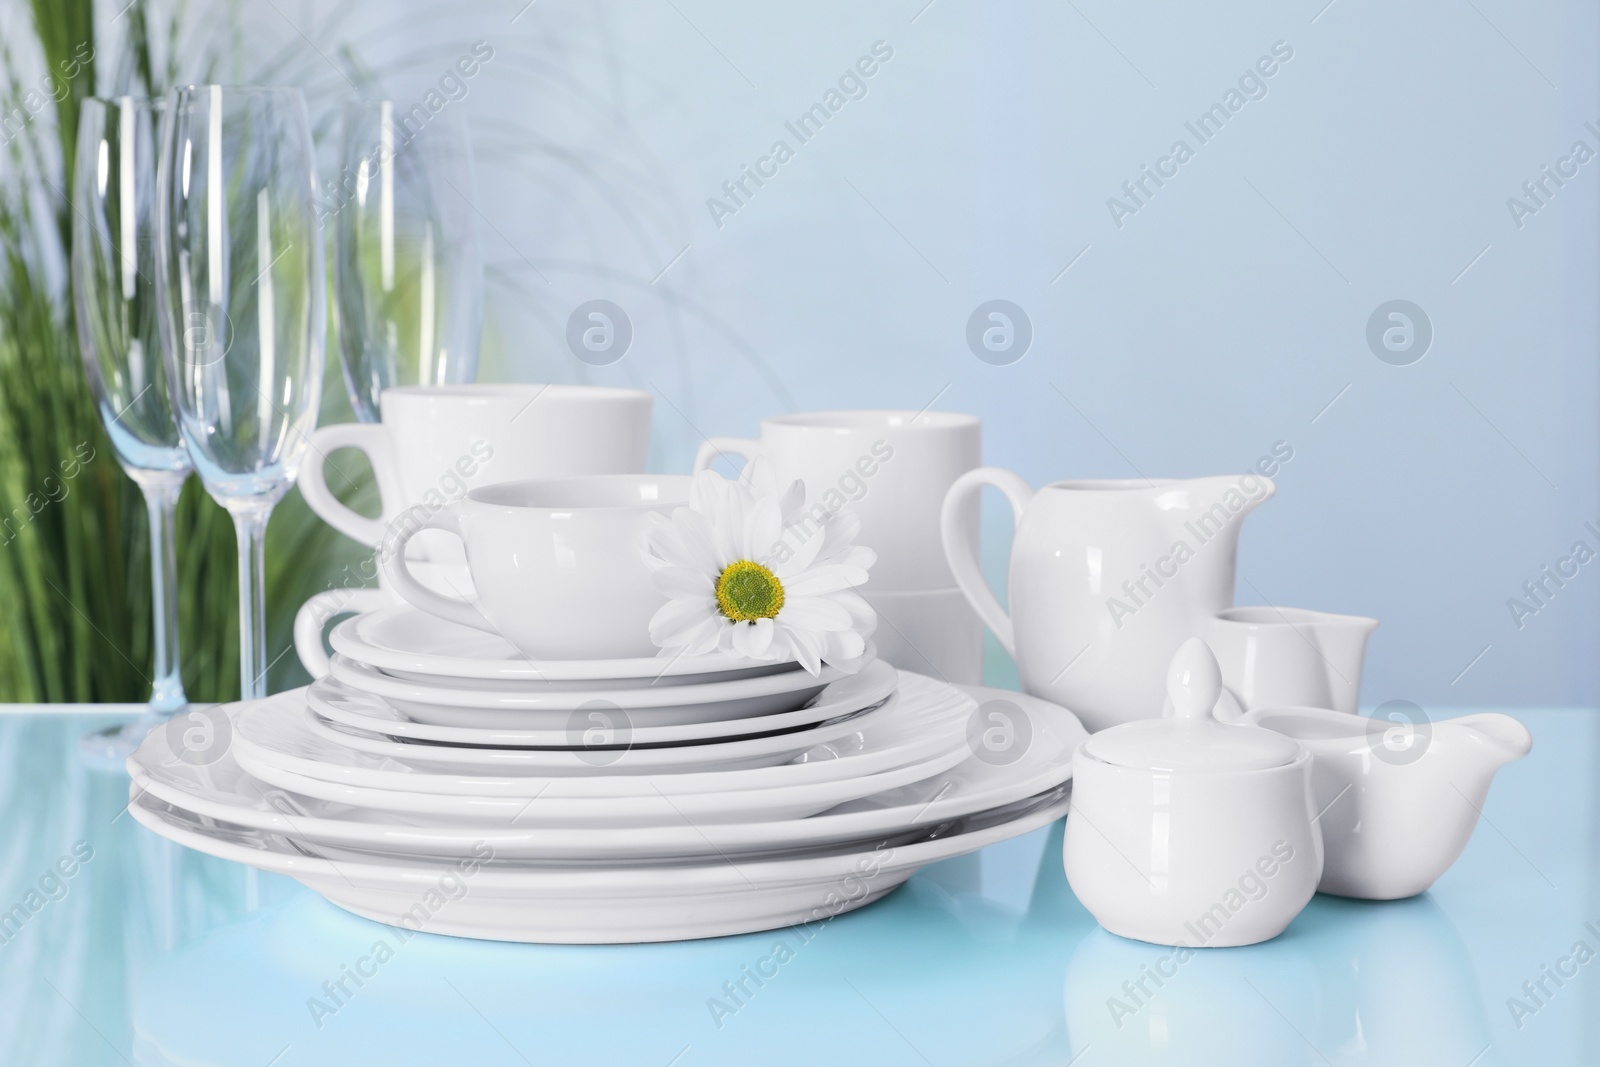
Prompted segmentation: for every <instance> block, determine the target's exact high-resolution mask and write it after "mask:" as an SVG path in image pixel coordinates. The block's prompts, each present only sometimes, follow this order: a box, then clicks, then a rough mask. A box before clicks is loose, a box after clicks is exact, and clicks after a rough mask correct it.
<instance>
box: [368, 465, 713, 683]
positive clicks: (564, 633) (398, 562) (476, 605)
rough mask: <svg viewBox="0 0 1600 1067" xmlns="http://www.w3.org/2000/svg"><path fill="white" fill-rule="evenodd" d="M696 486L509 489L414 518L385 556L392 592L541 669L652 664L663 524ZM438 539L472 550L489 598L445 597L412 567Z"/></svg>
mask: <svg viewBox="0 0 1600 1067" xmlns="http://www.w3.org/2000/svg"><path fill="white" fill-rule="evenodd" d="M691 480H692V479H690V478H689V477H687V476H686V475H681V474H680V475H656V474H612V475H592V476H589V477H584V478H553V479H537V480H533V481H521V482H506V483H503V484H500V485H491V486H484V487H482V488H478V489H474V490H472V491H471V492H469V493H467V495H466V496H465V497H464V498H463V499H462V500H461V501H459V502H458V503H456V504H454V505H452V506H451V507H448V508H445V509H443V510H440V511H435V512H432V513H429V512H428V511H427V509H426V508H417V509H414V510H413V511H412V513H411V514H412V515H414V516H416V517H417V518H418V521H417V522H415V523H413V522H411V521H408V520H406V519H405V518H402V519H401V520H400V521H398V522H396V523H395V524H394V527H393V531H394V536H393V540H392V541H391V542H390V543H386V544H385V545H384V546H383V547H382V549H381V550H380V552H379V558H380V560H381V565H382V567H383V572H384V575H385V576H386V577H387V578H388V580H389V584H390V587H391V588H392V589H393V590H394V591H395V592H396V593H398V594H399V595H400V596H401V597H403V598H405V599H406V600H407V601H409V602H410V603H412V604H414V605H415V606H416V607H418V608H421V609H422V610H423V611H426V612H429V613H430V614H433V615H437V616H439V617H440V618H441V619H448V620H450V621H451V622H457V623H461V624H462V625H463V626H471V627H474V628H475V629H479V630H484V631H487V632H489V633H492V634H499V635H500V636H501V637H504V638H505V639H506V640H507V641H509V642H510V643H511V644H512V645H514V646H515V647H516V648H517V649H519V650H520V651H521V652H523V653H524V654H525V655H528V656H530V657H531V658H533V659H563V660H571V659H615V658H627V657H634V656H651V655H654V654H655V653H656V651H657V650H656V647H655V645H654V644H652V643H651V641H650V617H651V616H652V615H654V614H655V613H656V610H657V609H658V608H660V607H661V605H663V604H665V603H666V602H667V599H666V597H665V596H663V595H662V594H660V593H658V592H657V591H656V586H655V582H654V580H653V577H652V575H651V571H650V568H649V567H648V566H647V565H646V564H645V537H646V532H647V528H648V523H649V518H650V515H651V514H652V513H653V512H661V513H667V512H670V511H671V510H672V509H673V508H675V507H679V506H681V505H683V504H686V503H687V502H688V499H689V484H690V482H691ZM426 529H435V530H444V531H446V532H448V533H452V534H455V535H456V536H457V537H459V538H460V539H461V540H462V542H463V543H464V544H465V545H466V554H467V566H468V568H469V569H470V570H471V572H472V583H473V585H474V586H475V587H476V589H477V597H476V598H475V599H472V600H467V599H461V598H456V597H452V596H447V595H445V594H442V593H437V592H435V591H433V590H432V589H429V588H428V587H427V586H425V585H423V584H422V582H420V581H419V580H418V579H417V578H416V576H415V575H414V574H413V573H412V571H411V565H410V562H409V561H408V560H407V559H406V553H405V546H406V542H407V541H409V540H410V539H411V538H412V537H414V536H416V534H417V533H418V532H420V531H421V530H426Z"/></svg>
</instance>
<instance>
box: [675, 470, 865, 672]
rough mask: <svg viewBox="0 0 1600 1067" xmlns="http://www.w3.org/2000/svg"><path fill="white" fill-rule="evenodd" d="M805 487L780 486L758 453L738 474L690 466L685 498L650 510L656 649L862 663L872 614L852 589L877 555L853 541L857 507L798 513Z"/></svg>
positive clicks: (816, 667) (815, 663)
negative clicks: (659, 597)
mask: <svg viewBox="0 0 1600 1067" xmlns="http://www.w3.org/2000/svg"><path fill="white" fill-rule="evenodd" d="M804 504H805V486H804V485H803V484H802V483H800V482H798V481H796V482H794V483H793V484H791V485H789V486H788V487H785V488H780V487H779V486H778V485H777V483H776V480H775V479H774V478H773V477H772V475H771V473H770V471H769V470H768V469H767V468H766V466H765V465H764V464H763V463H762V461H761V460H759V459H757V460H754V461H752V462H751V463H750V464H749V465H748V466H747V467H746V469H745V474H744V476H743V477H741V478H740V479H739V480H738V481H729V480H728V479H726V478H724V477H722V476H721V475H720V474H718V473H716V472H715V471H702V472H701V473H699V474H697V475H695V480H694V484H693V486H692V487H691V489H690V491H689V504H688V506H687V507H681V508H677V509H676V510H674V511H673V512H672V514H671V515H670V516H667V515H659V514H658V515H652V516H651V524H650V532H649V542H648V546H647V550H646V559H647V561H648V562H649V563H650V566H651V567H652V569H653V570H654V572H655V582H656V588H657V589H659V590H660V591H661V592H662V593H664V594H666V596H667V598H668V600H667V603H666V604H665V605H663V606H662V608H661V609H660V610H659V611H657V612H656V614H655V617H654V618H652V619H651V620H650V639H651V640H652V641H654V642H655V644H656V645H657V647H659V648H660V649H661V650H662V654H663V655H675V656H697V655H704V654H705V653H708V652H714V651H717V650H722V651H726V652H732V653H734V654H735V655H739V656H745V657H748V658H750V659H757V660H773V661H783V660H789V659H794V660H798V661H799V663H800V665H801V666H803V667H804V668H805V669H806V670H808V671H810V672H811V673H812V674H813V675H815V674H818V673H820V672H821V670H822V664H823V663H828V664H829V665H831V666H834V667H839V668H842V669H844V670H846V671H850V670H854V669H858V668H859V667H860V666H861V664H862V659H863V657H864V655H865V654H866V647H867V646H866V639H867V637H868V635H870V634H871V633H872V631H873V630H874V629H875V628H876V627H877V624H878V617H877V614H876V613H875V612H874V611H873V610H872V608H871V606H869V605H868V604H867V602H866V601H865V600H863V599H862V598H861V596H860V594H858V593H856V592H854V589H855V587H856V586H859V585H861V584H863V583H864V582H866V580H867V572H868V570H870V569H871V567H872V565H873V563H875V562H876V561H877V558H878V557H877V555H876V554H875V553H874V552H873V551H872V550H871V549H870V548H864V547H862V546H860V545H857V544H855V543H854V540H855V536H856V533H857V532H858V531H859V530H860V528H861V522H860V519H858V518H857V517H856V515H855V514H854V513H853V512H850V511H848V510H841V511H838V512H834V513H829V512H827V511H826V510H825V509H822V508H820V507H819V508H813V509H811V511H809V512H807V511H806V510H804Z"/></svg>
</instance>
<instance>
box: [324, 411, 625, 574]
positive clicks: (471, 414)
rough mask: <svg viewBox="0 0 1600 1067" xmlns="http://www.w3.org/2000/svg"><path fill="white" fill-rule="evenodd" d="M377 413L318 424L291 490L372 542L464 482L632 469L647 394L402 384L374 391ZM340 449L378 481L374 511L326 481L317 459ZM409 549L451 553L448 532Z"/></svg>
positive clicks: (439, 555)
mask: <svg viewBox="0 0 1600 1067" xmlns="http://www.w3.org/2000/svg"><path fill="white" fill-rule="evenodd" d="M378 404H379V410H380V413H381V415H382V418H383V421H382V422H378V423H342V424H338V425H334V426H322V427H319V428H318V429H317V430H316V432H315V433H313V434H312V435H311V448H312V451H313V453H315V455H314V456H313V457H312V460H313V461H312V462H310V463H307V464H305V466H304V467H302V468H301V471H300V492H301V493H302V494H303V495H304V496H305V498H306V503H307V504H309V505H310V506H311V510H312V511H314V512H316V513H317V515H318V516H320V517H321V518H322V520H323V521H324V522H326V523H327V524H328V525H330V526H332V527H333V528H334V529H336V530H338V531H339V532H340V533H343V534H345V535H347V536H349V537H352V538H354V539H355V540H357V541H360V542H361V543H362V544H365V545H370V546H372V547H374V548H376V547H378V545H379V544H380V543H381V542H382V540H383V536H384V529H385V528H386V527H387V526H388V525H389V524H390V523H391V522H393V521H394V519H395V517H396V516H397V515H399V514H400V513H401V512H403V511H405V510H406V509H408V508H410V507H413V506H415V505H418V504H423V505H426V506H427V507H429V508H430V509H432V510H434V511H438V510H440V509H442V508H443V507H445V506H446V505H447V504H449V503H451V502H453V501H455V500H458V499H460V498H461V496H462V494H464V493H465V492H466V491H467V490H469V489H473V488H476V487H477V486H481V485H492V484H494V483H496V482H508V481H514V480H519V479H526V478H561V477H568V476H574V475H585V474H636V473H638V472H640V471H642V470H644V458H645V450H646V447H647V446H648V444H649V439H650V405H651V397H650V394H649V393H645V392H640V391H639V390H637V389H606V388H600V387H598V386H588V385H408V386H399V387H396V388H392V389H385V390H384V391H383V394H382V395H381V396H380V397H379V401H378ZM340 448H356V449H360V450H361V451H362V452H365V453H366V455H367V458H368V459H369V460H370V461H371V463H372V469H373V473H374V475H375V476H376V478H377V482H378V494H379V496H380V497H381V498H382V506H381V510H380V513H379V517H378V518H375V519H373V518H368V517H367V516H365V515H362V514H360V513H359V512H356V511H352V510H351V509H350V508H348V507H346V506H345V505H344V504H343V503H341V502H340V501H339V499H338V498H337V497H335V496H334V495H333V493H332V492H330V491H329V489H328V483H327V480H326V474H325V471H324V469H323V468H324V465H325V464H326V463H327V457H328V455H329V454H330V453H332V452H333V451H335V450H336V449H340ZM415 547H416V548H420V549H424V550H425V551H423V552H421V553H415V549H414V550H413V551H414V553H415V554H418V555H422V556H425V557H426V558H430V559H436V560H438V561H439V562H455V563H457V564H459V563H460V562H461V556H460V550H459V548H458V547H457V546H456V545H455V544H453V543H452V542H451V541H450V540H449V539H448V538H442V537H440V538H434V539H432V540H431V541H430V540H428V539H424V541H422V542H419V543H418V545H417V546H415Z"/></svg>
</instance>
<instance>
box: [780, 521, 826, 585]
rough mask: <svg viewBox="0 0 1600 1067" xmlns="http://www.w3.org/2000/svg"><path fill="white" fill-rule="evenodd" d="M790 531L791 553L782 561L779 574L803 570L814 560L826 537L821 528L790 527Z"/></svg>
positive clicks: (782, 575)
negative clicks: (792, 546)
mask: <svg viewBox="0 0 1600 1067" xmlns="http://www.w3.org/2000/svg"><path fill="white" fill-rule="evenodd" d="M790 532H791V533H792V534H793V535H794V536H793V538H791V544H793V545H794V551H793V554H792V555H791V556H790V557H789V558H788V559H787V560H785V561H784V562H783V565H782V568H781V569H780V570H779V571H778V574H779V576H781V577H788V576H790V575H797V574H800V573H801V572H803V571H804V570H805V569H806V568H807V567H809V566H811V564H812V563H813V562H814V561H815V560H816V558H817V553H818V552H820V551H821V550H822V546H823V543H824V542H825V541H826V538H825V537H824V536H823V531H821V530H814V529H813V530H809V531H808V528H807V527H804V526H800V527H792V528H791V529H790Z"/></svg>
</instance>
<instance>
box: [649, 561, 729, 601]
mask: <svg viewBox="0 0 1600 1067" xmlns="http://www.w3.org/2000/svg"><path fill="white" fill-rule="evenodd" d="M654 577H655V583H656V590H657V591H658V592H659V593H661V594H662V595H663V596H666V597H670V598H672V599H690V600H692V599H696V598H699V599H704V598H705V597H707V596H715V594H716V588H717V579H716V576H714V575H710V574H707V573H706V572H705V571H703V570H696V569H695V568H692V567H673V566H667V565H663V566H662V567H661V568H660V569H659V570H657V571H656V572H655V575H654Z"/></svg>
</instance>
